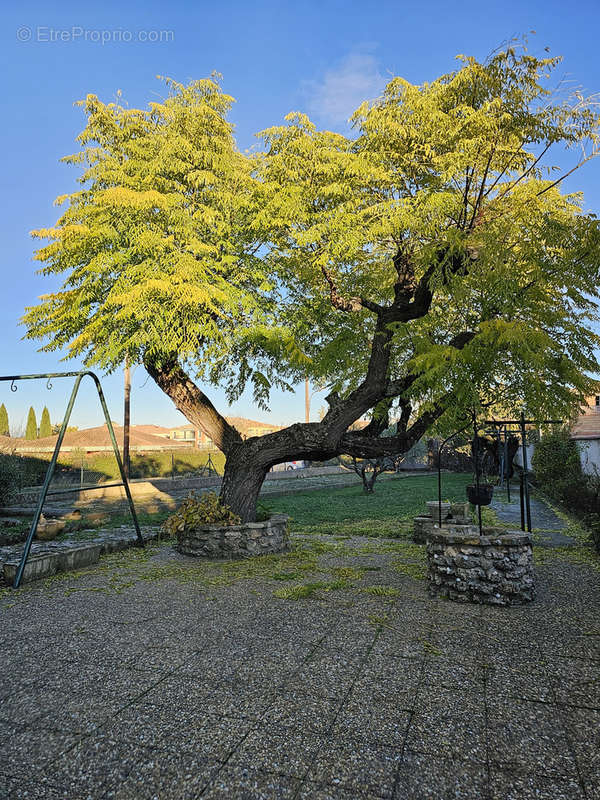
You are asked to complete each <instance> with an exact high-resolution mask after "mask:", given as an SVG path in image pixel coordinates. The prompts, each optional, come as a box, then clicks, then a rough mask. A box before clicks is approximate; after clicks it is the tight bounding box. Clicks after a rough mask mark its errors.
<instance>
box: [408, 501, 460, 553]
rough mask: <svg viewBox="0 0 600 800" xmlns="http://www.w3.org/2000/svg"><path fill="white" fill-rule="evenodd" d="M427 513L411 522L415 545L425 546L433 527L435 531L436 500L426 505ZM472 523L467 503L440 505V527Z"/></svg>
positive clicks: (436, 519)
mask: <svg viewBox="0 0 600 800" xmlns="http://www.w3.org/2000/svg"><path fill="white" fill-rule="evenodd" d="M427 511H428V512H429V513H427V514H420V515H419V516H418V517H415V518H414V520H413V525H414V527H413V542H416V543H417V544H425V543H426V542H427V540H428V539H429V535H430V534H431V533H432V531H433V529H434V527H435V528H436V529H437V523H438V502H437V500H430V501H429V502H428V503H427ZM472 522H473V520H472V519H471V513H470V511H469V504H468V503H442V526H443V525H445V524H449V525H469V526H470V525H471V524H472Z"/></svg>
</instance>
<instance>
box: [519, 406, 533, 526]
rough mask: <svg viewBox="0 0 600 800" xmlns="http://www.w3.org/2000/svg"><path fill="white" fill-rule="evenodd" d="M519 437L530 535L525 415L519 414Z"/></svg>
mask: <svg viewBox="0 0 600 800" xmlns="http://www.w3.org/2000/svg"><path fill="white" fill-rule="evenodd" d="M521 437H522V442H523V489H524V495H525V513H526V516H527V531H528V533H531V502H530V499H529V481H528V480H527V439H526V431H525V414H524V413H523V412H521Z"/></svg>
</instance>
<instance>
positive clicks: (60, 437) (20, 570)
mask: <svg viewBox="0 0 600 800" xmlns="http://www.w3.org/2000/svg"><path fill="white" fill-rule="evenodd" d="M52 377H56V376H52ZM82 378H83V374H80V375H78V376H77V380H76V381H75V384H74V385H73V389H72V391H71V397H70V398H69V403H68V405H67V410H66V412H65V418H64V419H63V424H62V426H61V429H60V433H59V434H58V439H57V440H56V445H55V447H54V452H53V453H52V458H51V459H50V463H49V464H48V469H47V470H46V477H45V478H44V483H43V485H42V491H41V492H40V496H39V497H38V501H37V505H36V507H35V512H34V514H33V519H32V521H31V527H30V528H29V533H28V534H27V539H26V541H25V546H24V548H23V555H22V556H21V563H20V564H19V568H18V569H17V574H16V575H15V580H14V582H13V588H14V589H18V588H19V586H20V584H21V579H22V577H23V572H24V570H25V563H26V562H27V559H28V558H29V551H30V550H31V543H32V542H33V537H34V536H35V532H36V530H37V526H38V522H39V521H40V517H41V515H42V506H43V505H44V501H45V499H46V495H47V494H48V489H49V488H50V481H51V480H52V475H53V474H54V468H55V467H56V462H57V461H58V454H59V452H60V448H61V447H62V443H63V439H64V438H65V433H66V432H67V425H68V424H69V419H70V418H71V412H72V411H73V404H74V403H75V398H76V397H77V392H78V391H79V384H80V383H81V379H82Z"/></svg>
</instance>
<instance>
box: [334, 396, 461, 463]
mask: <svg viewBox="0 0 600 800" xmlns="http://www.w3.org/2000/svg"><path fill="white" fill-rule="evenodd" d="M446 406H447V403H446V402H443V403H439V404H438V405H436V406H435V407H434V408H433V409H431V410H429V411H424V412H423V413H422V414H421V416H420V417H419V418H418V419H417V420H415V422H414V423H413V424H412V425H411V426H410V428H408V430H406V431H403V432H402V433H399V434H397V435H396V436H379V437H373V436H365V435H364V433H363V432H362V431H348V433H346V434H345V435H344V436H343V437H342V440H341V442H340V449H341V452H342V453H347V454H348V455H350V456H354V457H355V458H379V457H381V456H394V455H398V454H400V453H406V452H408V451H409V450H410V448H411V447H412V446H413V445H415V444H416V443H417V442H418V441H419V439H420V438H421V437H422V436H423V434H424V433H425V432H426V431H427V429H428V428H429V427H430V426H431V425H432V424H433V423H434V422H435V421H436V420H437V419H439V417H441V416H442V414H443V413H444V411H445V410H446Z"/></svg>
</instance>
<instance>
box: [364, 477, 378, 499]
mask: <svg viewBox="0 0 600 800" xmlns="http://www.w3.org/2000/svg"><path fill="white" fill-rule="evenodd" d="M376 479H377V473H376V472H375V471H373V472H371V473H370V474H369V473H368V472H363V474H362V481H363V491H364V493H365V494H374V493H375V481H376Z"/></svg>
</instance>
